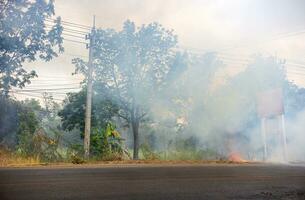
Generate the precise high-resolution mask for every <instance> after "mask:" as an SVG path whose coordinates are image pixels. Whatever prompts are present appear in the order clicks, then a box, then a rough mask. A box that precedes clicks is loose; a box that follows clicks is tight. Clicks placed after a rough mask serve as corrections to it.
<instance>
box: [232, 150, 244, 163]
mask: <svg viewBox="0 0 305 200" xmlns="http://www.w3.org/2000/svg"><path fill="white" fill-rule="evenodd" d="M228 160H229V161H232V162H238V163H242V162H248V161H247V160H245V159H243V158H242V157H241V156H240V155H239V153H237V152H232V153H231V154H230V155H229V157H228Z"/></svg>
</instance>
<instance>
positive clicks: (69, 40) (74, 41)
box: [63, 38, 88, 45]
mask: <svg viewBox="0 0 305 200" xmlns="http://www.w3.org/2000/svg"><path fill="white" fill-rule="evenodd" d="M63 39H64V40H65V41H67V42H73V43H78V44H86V45H87V44H88V43H86V42H80V41H77V40H71V39H67V38H63Z"/></svg>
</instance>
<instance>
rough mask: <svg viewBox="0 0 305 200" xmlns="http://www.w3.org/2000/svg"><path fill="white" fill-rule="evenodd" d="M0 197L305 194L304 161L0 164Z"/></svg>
mask: <svg viewBox="0 0 305 200" xmlns="http://www.w3.org/2000/svg"><path fill="white" fill-rule="evenodd" d="M0 199H1V200H5V199H14V200H15V199H29V200H35V199H39V200H42V199H73V200H74V199H103V200H107V199H115V200H120V199H132V200H137V199H141V200H150V199H158V200H159V199H164V200H180V199H191V200H193V199H194V200H195V199H196V200H199V199H305V167H304V166H295V165H294V166H291V165H290V166H288V165H266V164H243V165H236V164H231V165H228V164H227V165H216V164H207V165H163V166H162V165H143V164H142V165H116V166H86V167H83V166H80V167H35V168H0Z"/></svg>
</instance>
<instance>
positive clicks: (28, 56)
mask: <svg viewBox="0 0 305 200" xmlns="http://www.w3.org/2000/svg"><path fill="white" fill-rule="evenodd" d="M53 15H54V1H53V0H49V1H45V0H18V1H11V0H2V1H1V2H0V88H3V89H2V90H1V91H0V92H1V93H2V94H4V95H5V96H8V93H9V89H10V88H11V87H12V86H13V87H19V88H23V87H24V86H25V84H28V83H30V79H31V78H33V77H35V76H37V75H36V73H35V71H30V72H28V71H26V70H25V69H24V68H23V63H24V62H32V61H35V60H36V59H37V58H38V57H39V58H40V59H42V60H45V61H49V60H51V59H52V58H53V57H56V56H58V53H57V52H63V50H64V48H63V46H62V42H63V38H62V37H61V33H62V30H63V27H62V26H61V20H60V18H57V19H56V20H55V24H54V25H47V24H46V20H47V19H48V18H50V17H52V16H53ZM50 26H51V27H50Z"/></svg>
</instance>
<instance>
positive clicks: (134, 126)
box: [131, 119, 139, 160]
mask: <svg viewBox="0 0 305 200" xmlns="http://www.w3.org/2000/svg"><path fill="white" fill-rule="evenodd" d="M131 125H132V132H133V159H134V160H138V159H139V120H137V119H134V120H132V122H131Z"/></svg>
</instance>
